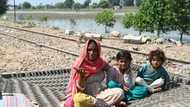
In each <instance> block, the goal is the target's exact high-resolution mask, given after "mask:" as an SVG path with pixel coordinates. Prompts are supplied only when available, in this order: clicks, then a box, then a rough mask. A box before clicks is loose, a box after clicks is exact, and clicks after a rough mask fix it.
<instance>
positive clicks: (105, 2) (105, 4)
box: [98, 0, 110, 8]
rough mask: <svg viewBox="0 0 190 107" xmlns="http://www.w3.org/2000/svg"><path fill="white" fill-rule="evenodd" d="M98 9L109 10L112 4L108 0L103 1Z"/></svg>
mask: <svg viewBox="0 0 190 107" xmlns="http://www.w3.org/2000/svg"><path fill="white" fill-rule="evenodd" d="M98 7H100V8H109V7H110V3H109V1H107V0H101V1H100V2H99V4H98Z"/></svg>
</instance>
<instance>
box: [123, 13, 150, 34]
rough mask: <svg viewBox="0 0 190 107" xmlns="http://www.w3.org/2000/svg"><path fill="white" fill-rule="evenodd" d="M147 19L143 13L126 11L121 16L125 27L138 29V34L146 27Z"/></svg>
mask: <svg viewBox="0 0 190 107" xmlns="http://www.w3.org/2000/svg"><path fill="white" fill-rule="evenodd" d="M145 23H147V20H146V18H145V17H144V16H143V14H140V13H136V14H132V13H126V14H125V16H124V18H123V24H124V27H125V28H130V27H133V28H134V29H136V30H138V31H139V35H141V33H142V32H143V31H144V29H146V24H145Z"/></svg>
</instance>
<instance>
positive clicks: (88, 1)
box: [83, 0, 91, 8]
mask: <svg viewBox="0 0 190 107" xmlns="http://www.w3.org/2000/svg"><path fill="white" fill-rule="evenodd" d="M90 3H91V0H86V1H85V2H84V4H83V7H84V8H87V7H89V4H90Z"/></svg>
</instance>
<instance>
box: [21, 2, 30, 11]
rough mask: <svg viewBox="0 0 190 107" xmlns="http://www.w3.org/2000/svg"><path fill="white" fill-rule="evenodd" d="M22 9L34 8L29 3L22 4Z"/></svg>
mask: <svg viewBox="0 0 190 107" xmlns="http://www.w3.org/2000/svg"><path fill="white" fill-rule="evenodd" d="M22 7H23V9H29V8H31V7H32V5H31V4H30V3H29V2H26V1H25V2H24V3H23V4H22Z"/></svg>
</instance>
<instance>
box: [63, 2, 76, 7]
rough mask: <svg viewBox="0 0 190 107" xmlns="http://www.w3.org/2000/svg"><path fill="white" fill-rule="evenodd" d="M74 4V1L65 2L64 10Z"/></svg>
mask: <svg viewBox="0 0 190 107" xmlns="http://www.w3.org/2000/svg"><path fill="white" fill-rule="evenodd" d="M74 3H75V2H74V0H65V2H64V8H72V7H73V4H74Z"/></svg>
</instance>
